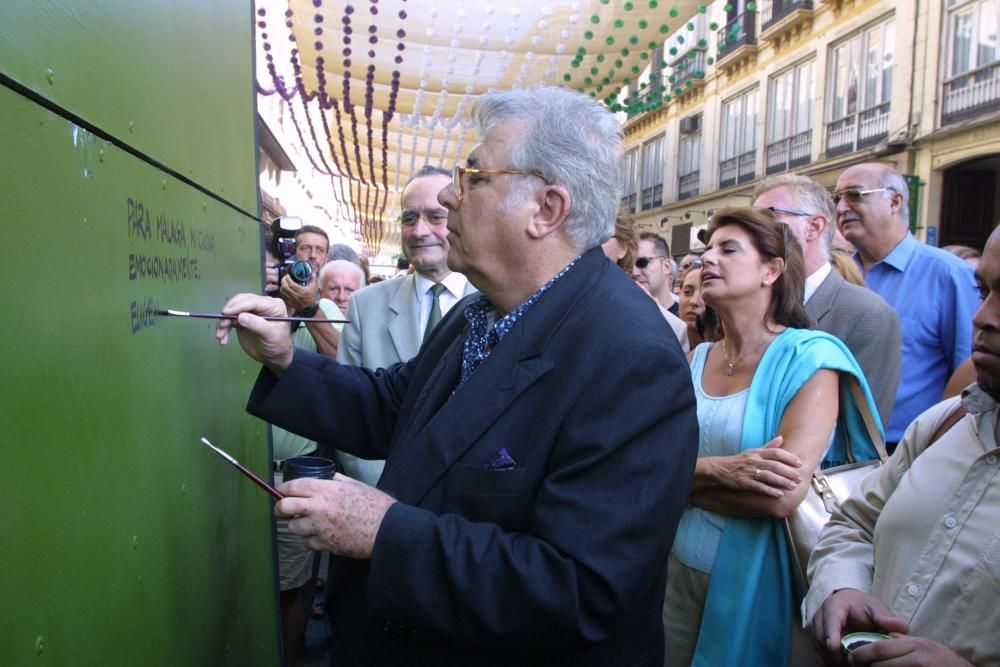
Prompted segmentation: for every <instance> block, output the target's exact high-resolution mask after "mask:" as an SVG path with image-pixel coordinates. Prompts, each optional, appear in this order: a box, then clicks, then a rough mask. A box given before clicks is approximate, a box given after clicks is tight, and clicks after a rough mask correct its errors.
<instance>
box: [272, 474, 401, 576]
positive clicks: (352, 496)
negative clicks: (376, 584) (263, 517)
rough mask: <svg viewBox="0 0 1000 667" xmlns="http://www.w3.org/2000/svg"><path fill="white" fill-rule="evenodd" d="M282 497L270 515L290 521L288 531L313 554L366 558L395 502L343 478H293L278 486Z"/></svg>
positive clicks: (342, 476) (348, 478)
mask: <svg viewBox="0 0 1000 667" xmlns="http://www.w3.org/2000/svg"><path fill="white" fill-rule="evenodd" d="M278 491H280V492H281V493H282V494H284V495H285V496H286V498H285V499H284V500H282V501H280V502H278V503H277V504H276V505H275V506H274V514H275V516H278V517H280V518H285V519H291V521H289V523H288V529H289V530H290V531H291V532H293V533H295V534H296V535H301V536H302V537H303V540H304V542H305V545H306V546H307V547H309V548H310V549H312V550H314V551H330V552H332V553H334V554H337V555H338V556H348V557H350V558H361V559H368V558H371V556H372V549H373V548H374V546H375V536H376V535H378V529H379V527H380V526H381V525H382V519H383V517H385V513H386V512H388V511H389V507H390V506H392V504H393V503H395V502H396V500H395V499H394V498H393V497H392V496H389V495H387V494H385V493H382V492H381V491H379V490H378V489H376V488H375V487H373V486H368V485H367V484H364V483H362V482H359V481H357V480H354V479H351V478H350V477H346V476H344V475H340V474H338V475H334V476H333V479H332V480H321V479H308V478H302V479H295V480H292V481H291V482H287V483H285V484H282V485H281V486H279V487H278Z"/></svg>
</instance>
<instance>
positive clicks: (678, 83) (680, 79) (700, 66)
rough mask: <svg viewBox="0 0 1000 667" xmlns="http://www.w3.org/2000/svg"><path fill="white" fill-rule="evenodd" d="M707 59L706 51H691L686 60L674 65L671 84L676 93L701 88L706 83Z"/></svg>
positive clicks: (679, 93)
mask: <svg viewBox="0 0 1000 667" xmlns="http://www.w3.org/2000/svg"><path fill="white" fill-rule="evenodd" d="M706 62H707V61H706V59H705V52H704V51H694V50H693V51H689V52H688V56H687V57H686V58H684V60H682V61H680V62H678V63H677V64H676V65H675V66H674V71H673V74H672V75H671V78H670V86H671V88H672V89H673V91H674V93H675V94H678V95H681V94H683V93H684V92H686V91H688V90H692V89H696V88H700V87H701V86H703V85H704V84H705V68H706V66H707V65H706Z"/></svg>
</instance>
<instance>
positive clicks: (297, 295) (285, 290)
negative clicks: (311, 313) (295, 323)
mask: <svg viewBox="0 0 1000 667" xmlns="http://www.w3.org/2000/svg"><path fill="white" fill-rule="evenodd" d="M279 294H280V295H281V298H282V299H284V300H285V303H287V304H288V306H289V307H290V308H292V309H293V310H294V311H295V312H299V311H302V310H305V309H307V308H309V307H310V306H312V305H313V304H314V303H316V302H317V301H319V291H318V290H317V288H316V278H315V275H314V277H313V278H312V279H311V280H310V281H309V282H308V283H306V284H305V285H300V284H298V283H297V282H295V281H294V280H292V277H291V276H287V275H286V276H284V277H283V278H282V279H281V290H280V291H279Z"/></svg>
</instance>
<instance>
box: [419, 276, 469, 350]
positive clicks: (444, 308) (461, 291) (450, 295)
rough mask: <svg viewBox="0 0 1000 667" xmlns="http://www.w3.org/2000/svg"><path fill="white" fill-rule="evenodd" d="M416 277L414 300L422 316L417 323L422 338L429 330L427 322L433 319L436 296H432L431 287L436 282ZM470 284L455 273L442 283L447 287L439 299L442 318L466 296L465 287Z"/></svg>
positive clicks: (424, 277)
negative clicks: (425, 331)
mask: <svg viewBox="0 0 1000 667" xmlns="http://www.w3.org/2000/svg"><path fill="white" fill-rule="evenodd" d="M414 277H415V278H416V281H415V282H414V283H413V285H414V292H415V294H414V298H415V299H416V300H417V312H418V313H419V314H420V318H419V320H420V321H419V322H417V333H418V335H419V336H420V337H421V338H422V337H423V335H424V329H426V328H427V320H429V319H430V317H431V308H432V307H433V306H434V295H433V294H431V287H433V286H434V281H433V280H431V279H430V278H428V277H426V276H422V275H420V274H419V273H416V274H414ZM468 283H469V280H468V278H466V277H465V276H464V275H463V274H461V273H457V272H455V271H452V272H451V273H449V274H448V275H447V276H445V278H444V279H443V280H442V281H441V284H442V285H444V287H445V289H444V291H443V292H441V296H439V297H438V303H439V305H440V306H441V316H442V317H444V316H445V315H447V314H448V311H449V310H451V308H452V306H454V305H455V304H456V303H458V302H459V300H460V299H461V298H462V297H463V296H464V295H465V286H466V285H468Z"/></svg>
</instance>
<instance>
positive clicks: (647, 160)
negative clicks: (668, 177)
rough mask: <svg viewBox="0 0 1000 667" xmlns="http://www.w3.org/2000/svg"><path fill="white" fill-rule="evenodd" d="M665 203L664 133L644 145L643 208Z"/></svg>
mask: <svg viewBox="0 0 1000 667" xmlns="http://www.w3.org/2000/svg"><path fill="white" fill-rule="evenodd" d="M662 205H663V135H662V134H661V135H660V136H658V137H657V138H655V139H653V140H652V141H647V142H646V143H644V144H643V145H642V210H643V211H645V210H646V209H650V208H656V207H657V206H662Z"/></svg>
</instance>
